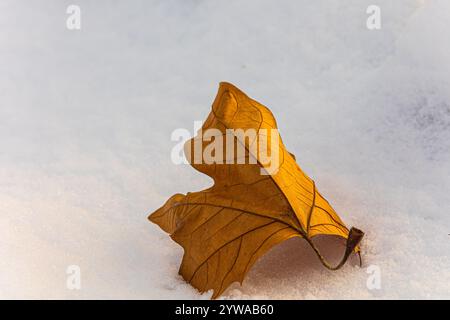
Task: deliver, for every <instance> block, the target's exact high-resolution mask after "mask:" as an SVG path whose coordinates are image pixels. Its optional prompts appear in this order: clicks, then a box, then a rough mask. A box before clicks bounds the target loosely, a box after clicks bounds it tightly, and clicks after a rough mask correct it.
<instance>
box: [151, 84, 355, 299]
mask: <svg viewBox="0 0 450 320" xmlns="http://www.w3.org/2000/svg"><path fill="white" fill-rule="evenodd" d="M211 128H214V129H218V130H219V131H220V133H221V134H222V135H223V136H226V135H229V134H230V133H229V130H230V129H236V130H237V129H244V130H246V129H255V130H261V129H267V130H270V129H277V124H276V121H275V118H274V117H273V115H272V113H271V112H270V110H269V109H268V108H266V107H265V106H263V105H262V104H260V103H258V102H257V101H255V100H253V99H251V98H249V97H248V96H247V95H246V94H245V93H243V92H242V91H240V90H239V89H238V88H236V87H235V86H233V85H232V84H230V83H221V84H220V86H219V91H218V94H217V96H216V98H215V100H214V102H213V105H212V111H211V113H210V114H209V116H208V118H207V120H206V121H205V123H204V125H203V127H202V129H201V130H202V131H203V132H204V131H205V130H207V129H211ZM227 129H228V130H227ZM277 134H278V133H277ZM231 135H232V137H231V138H232V139H233V140H234V142H236V145H237V146H239V145H240V146H243V147H245V155H244V156H245V160H248V161H246V162H245V163H243V164H242V163H241V164H238V163H236V162H237V161H236V160H237V155H233V158H232V159H231V160H235V162H232V161H231V163H206V162H205V161H200V162H198V161H194V157H195V155H194V153H195V143H196V142H197V143H198V142H200V146H201V148H202V150H204V149H205V148H206V147H207V145H208V143H209V142H208V141H203V139H202V137H201V135H197V136H196V137H194V138H193V139H191V140H189V141H188V142H187V143H186V145H185V153H186V157H187V158H188V160H189V162H190V164H191V165H192V166H193V167H194V168H195V169H197V170H198V171H200V172H202V173H204V174H206V175H208V176H210V177H211V178H213V179H214V185H213V186H212V187H210V188H208V189H206V190H203V191H199V192H192V193H187V194H186V195H183V194H175V195H174V196H172V197H171V198H170V199H169V200H168V201H167V202H166V203H165V204H164V205H163V206H162V207H161V208H160V209H158V210H157V211H155V212H154V213H153V214H151V215H150V216H149V219H150V220H151V221H152V222H154V223H156V224H157V225H159V226H160V227H161V228H162V229H163V230H164V231H165V232H167V233H169V234H170V235H171V237H172V239H173V240H174V241H175V242H177V243H178V244H180V245H181V246H182V247H183V249H184V256H183V260H182V263H181V266H180V270H179V273H180V274H181V275H182V276H183V278H184V279H185V280H186V281H187V282H189V283H191V285H193V286H194V287H195V288H197V289H198V290H199V291H200V292H205V291H208V290H210V289H213V290H214V292H213V295H212V298H213V299H215V298H217V297H218V296H219V295H220V294H222V293H223V291H224V290H225V289H226V288H227V287H228V286H229V285H230V284H231V283H233V282H235V281H239V282H240V283H241V284H242V281H243V280H244V277H245V275H246V273H247V272H248V271H249V269H250V268H251V266H252V265H253V264H254V263H255V262H256V260H257V259H258V258H259V257H261V256H262V255H263V254H264V253H266V252H267V251H268V250H269V249H270V248H272V247H273V246H274V245H276V244H278V243H280V242H282V241H285V240H287V239H289V238H293V237H301V238H303V239H305V240H306V241H307V242H308V243H309V244H310V245H311V247H312V248H313V250H314V251H315V253H316V254H317V255H318V257H319V259H320V261H321V262H322V263H323V264H324V265H325V266H326V267H327V268H329V269H332V270H335V269H338V268H340V267H341V266H342V265H343V264H344V263H345V262H346V260H347V258H348V257H349V256H350V254H351V253H352V252H357V253H359V242H360V240H361V239H362V237H363V232H362V231H360V230H358V229H356V228H351V229H350V231H349V230H348V229H347V227H346V226H345V225H344V223H343V222H342V221H341V219H340V218H339V216H338V215H337V214H336V212H335V211H334V210H333V208H332V207H331V206H330V204H329V203H328V201H327V200H325V198H324V197H323V196H322V195H321V194H320V193H319V191H318V190H317V188H316V185H315V183H314V181H313V180H312V179H311V178H309V177H308V176H307V175H306V174H305V173H304V172H303V171H302V170H301V169H300V167H299V166H298V165H297V163H296V160H295V157H294V156H293V155H292V154H290V153H289V152H288V151H287V150H286V149H285V147H284V145H283V143H282V142H281V138H280V142H279V143H278V144H277V145H276V146H275V147H274V146H273V145H272V144H271V143H270V142H271V140H270V141H269V143H267V150H268V152H269V151H270V152H274V151H275V152H276V150H278V156H279V166H278V170H277V171H276V172H274V173H272V174H266V175H264V174H261V172H262V170H264V169H267V167H268V166H269V164H262V162H261V161H259V155H258V154H254V148H252V146H253V144H254V143H258V142H259V141H257V140H258V139H259V136H257V137H256V138H254V139H253V140H252V139H250V138H248V137H244V138H242V136H237V135H234V136H233V134H232V133H231ZM278 138H279V136H278ZM197 146H198V144H197ZM192 150H194V152H192ZM241 156H242V155H241ZM251 158H252V159H254V160H255V159H256V163H255V161H253V163H250V161H249V159H251ZM241 160H242V159H241ZM317 235H333V236H338V237H341V238H344V239H346V250H345V253H344V256H343V258H342V260H341V261H340V263H338V264H337V265H336V266H332V265H330V264H329V263H328V262H327V261H326V260H325V258H324V257H323V256H322V255H321V253H320V251H319V249H318V248H317V247H316V245H315V244H314V242H313V241H312V238H313V237H315V236H317Z"/></svg>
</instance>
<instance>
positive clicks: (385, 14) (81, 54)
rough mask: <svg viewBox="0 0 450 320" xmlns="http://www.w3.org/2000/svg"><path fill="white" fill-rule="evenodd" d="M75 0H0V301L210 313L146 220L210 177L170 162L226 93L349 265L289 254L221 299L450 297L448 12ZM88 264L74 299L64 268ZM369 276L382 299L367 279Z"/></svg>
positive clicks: (354, 3)
mask: <svg viewBox="0 0 450 320" xmlns="http://www.w3.org/2000/svg"><path fill="white" fill-rule="evenodd" d="M376 2H377V3H376V4H377V5H378V6H380V8H381V17H382V28H381V29H380V30H373V31H370V30H368V29H367V28H366V25H365V23H366V18H367V16H368V15H367V14H366V8H367V6H368V5H370V4H373V3H372V1H365V0H351V1H345V3H344V2H342V1H318V0H316V1H260V0H258V1H256V0H254V1H226V2H218V1H201V0H190V1H172V0H171V1H127V2H124V1H122V2H119V1H95V2H92V1H82V0H78V1H76V4H77V5H79V6H80V7H81V14H82V15H81V16H82V29H81V30H79V31H69V30H68V29H67V28H66V24H65V20H66V18H67V16H68V15H67V14H66V8H67V6H68V5H69V4H72V2H67V1H56V0H55V1H39V2H37V1H36V2H25V1H13V0H4V1H2V2H1V4H0V59H1V61H2V63H1V64H0V96H1V100H0V101H1V103H0V135H1V137H2V138H1V139H0V235H1V236H0V257H1V259H0V298H45V299H47V298H59V299H66V298H67V299H79V298H88V299H91V298H105V299H109V298H124V299H131V298H135V299H161V298H164V299H174V298H186V299H208V298H209V297H210V296H211V292H208V293H205V294H199V293H198V292H197V291H196V290H195V289H193V288H192V287H191V286H189V285H188V284H186V283H185V282H184V281H183V280H182V278H181V277H180V276H179V275H178V274H177V271H178V266H179V263H180V261H181V257H182V249H181V247H179V246H178V245H176V244H175V243H174V242H172V241H171V240H170V238H169V237H168V236H167V235H166V234H165V233H164V232H163V231H161V230H160V229H159V228H158V227H157V226H156V225H153V224H151V223H149V222H148V221H147V215H148V214H149V213H151V212H153V211H154V210H155V209H157V208H159V207H160V206H161V205H162V204H163V203H164V202H165V200H166V199H167V198H168V197H169V196H171V195H172V194H174V193H177V192H183V193H184V192H187V191H193V190H199V189H202V188H205V187H207V186H209V185H210V183H211V180H210V179H209V178H208V177H205V176H203V175H201V174H200V173H198V172H196V171H195V170H193V169H192V168H190V167H189V166H186V165H179V166H176V165H174V164H172V163H171V161H170V151H171V149H172V147H173V146H174V145H175V142H173V141H171V140H170V134H171V132H172V131H173V130H175V129H177V128H186V129H188V130H190V131H191V132H192V130H193V124H194V121H196V120H204V119H205V118H206V116H207V114H208V113H209V109H210V105H211V102H212V100H213V98H214V96H215V93H216V90H217V86H218V83H219V82H220V81H229V82H232V83H234V84H236V85H237V86H238V87H240V88H241V89H242V90H244V91H245V92H247V93H248V94H249V95H250V96H251V97H253V98H255V99H256V100H258V101H260V102H261V103H263V104H265V105H267V106H268V107H269V108H271V110H272V111H273V113H274V114H275V116H276V118H277V121H278V124H279V127H280V130H281V135H282V137H283V141H284V142H285V144H286V145H287V147H288V149H289V151H291V152H292V153H294V154H295V155H296V157H297V161H298V162H299V164H300V165H301V166H302V168H303V169H304V170H305V171H306V172H307V173H308V174H309V175H310V176H312V177H313V178H314V179H315V181H316V183H317V185H318V188H319V190H321V193H322V194H324V195H325V196H326V197H327V198H328V199H329V200H330V202H331V203H332V205H333V206H334V207H335V209H336V211H337V212H338V213H339V214H340V216H341V217H342V219H343V220H344V221H345V222H346V224H347V225H348V226H356V227H359V228H360V229H362V230H364V231H365V233H366V236H365V238H364V240H363V244H362V250H363V260H364V265H363V267H362V268H360V267H358V266H357V265H356V264H355V263H354V262H353V263H349V264H347V265H346V266H345V267H344V268H343V269H342V270H340V271H336V272H331V271H328V270H326V269H325V268H323V267H322V266H321V265H320V263H319V262H318V259H317V258H316V257H315V256H314V254H313V252H312V250H311V249H310V248H308V245H307V244H306V243H305V241H302V240H301V239H293V240H289V241H287V242H285V243H283V244H281V245H279V246H277V247H275V248H274V249H273V250H272V251H271V252H269V253H268V254H267V255H266V256H265V257H263V258H262V259H261V260H260V261H259V262H258V263H257V265H255V267H254V268H253V269H252V271H251V272H250V274H249V275H248V277H247V279H246V280H245V281H244V283H243V286H242V287H241V286H240V285H238V284H234V285H233V286H232V287H231V288H230V289H229V290H227V291H226V292H225V294H224V296H223V298H225V299H242V298H250V299H253V298H261V299H265V298H273V299H320V298H326V299H336V298H343V299H355V298H362V299H372V298H375V299H377V298H385V299H397V298H403V299H405V298H406V299H410V298H413V299H415V298H426V299H436V298H447V299H448V298H450V236H449V234H450V193H449V190H450V42H449V41H448V31H449V30H450V19H449V17H448V15H449V12H450V3H449V2H448V1H445V0H433V1H431V0H430V1H425V0H424V1H415V0H409V1H407V0H405V1H395V2H394V1H389V0H378V1H376ZM69 265H79V266H80V268H81V279H82V280H81V284H82V288H81V290H68V289H67V287H66V278H67V274H66V269H67V267H68V266H69ZM370 265H376V266H378V267H379V270H380V275H381V289H379V290H377V289H372V290H370V289H369V288H368V287H367V286H366V282H367V280H368V277H369V276H370V274H368V273H367V268H368V267H369V266H370Z"/></svg>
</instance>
